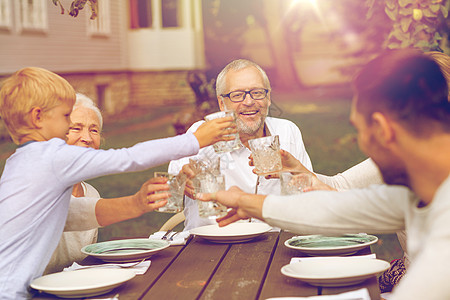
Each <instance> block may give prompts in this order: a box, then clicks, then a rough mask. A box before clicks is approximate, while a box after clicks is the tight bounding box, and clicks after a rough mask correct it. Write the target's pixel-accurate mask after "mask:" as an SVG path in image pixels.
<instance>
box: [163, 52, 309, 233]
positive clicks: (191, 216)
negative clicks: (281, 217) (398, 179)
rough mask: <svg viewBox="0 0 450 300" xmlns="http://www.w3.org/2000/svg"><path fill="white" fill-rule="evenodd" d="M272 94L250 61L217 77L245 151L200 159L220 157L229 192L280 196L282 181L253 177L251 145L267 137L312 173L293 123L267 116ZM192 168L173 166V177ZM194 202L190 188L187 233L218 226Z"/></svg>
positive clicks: (206, 153)
mask: <svg viewBox="0 0 450 300" xmlns="http://www.w3.org/2000/svg"><path fill="white" fill-rule="evenodd" d="M270 91H271V88H270V82H269V78H268V77H267V75H266V73H265V72H264V70H263V69H262V68H261V67H260V66H259V65H257V64H256V63H254V62H251V61H249V60H245V59H239V60H235V61H232V62H231V63H229V64H228V65H227V66H226V67H225V68H224V69H223V70H222V71H221V72H220V74H219V75H218V76H217V80H216V94H217V100H218V102H219V107H220V109H221V110H222V111H223V110H233V111H234V112H235V113H236V117H237V129H238V132H239V136H240V141H241V147H240V148H239V149H237V150H234V151H232V152H228V153H223V154H216V153H215V152H214V150H213V147H212V146H210V147H206V148H203V149H202V150H200V152H199V154H198V155H197V156H196V157H197V158H212V157H216V156H217V155H219V156H220V167H221V173H222V174H224V175H225V183H226V187H227V188H229V187H230V186H238V187H239V188H241V189H242V190H243V191H245V192H247V193H255V192H257V193H258V194H279V193H280V184H279V181H278V179H271V180H266V179H265V178H264V177H263V176H260V177H258V176H257V175H255V174H254V173H253V171H252V170H253V167H250V166H249V164H248V157H249V156H250V154H251V151H250V150H249V146H248V141H249V140H251V139H256V138H260V137H264V136H269V135H278V136H279V139H280V146H281V149H284V150H287V151H288V152H290V153H291V154H292V155H293V156H294V157H296V158H297V159H298V160H299V161H301V162H302V164H303V165H304V166H305V167H306V168H307V169H309V170H310V171H312V165H311V160H310V158H309V156H308V153H307V152H306V149H305V146H304V144H303V139H302V134H301V133H300V130H299V128H298V127H297V126H296V125H295V124H294V123H293V122H291V121H288V120H285V119H278V118H273V117H268V116H267V115H268V112H269V107H270V104H271V98H270ZM203 122H204V121H199V122H197V123H195V124H193V125H192V126H191V128H189V130H188V132H195V130H197V128H198V127H199V126H200V125H201V124H202V123H203ZM188 164H189V158H183V159H180V160H176V161H172V162H171V163H170V164H169V173H174V174H176V173H178V172H180V171H182V170H183V171H184V172H186V173H189V172H190V170H189V167H188ZM183 166H184V167H183ZM188 175H189V174H188ZM192 198H193V195H192V190H191V189H190V188H189V187H187V188H186V197H185V210H184V214H185V216H186V221H185V224H184V225H185V230H189V229H192V228H195V227H198V226H203V225H209V224H214V223H215V222H214V221H213V220H209V219H204V218H200V216H199V215H198V208H197V203H196V201H194V200H192Z"/></svg>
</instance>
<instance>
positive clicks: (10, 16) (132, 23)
mask: <svg viewBox="0 0 450 300" xmlns="http://www.w3.org/2000/svg"><path fill="white" fill-rule="evenodd" d="M60 2H61V3H62V4H63V7H64V8H65V9H66V12H65V14H61V13H60V7H59V6H55V5H53V1H52V0H0V79H1V78H4V77H7V76H9V75H10V74H11V73H13V72H15V71H16V70H18V69H20V68H23V67H27V66H38V67H43V68H46V69H48V70H51V71H53V72H55V73H58V74H59V75H61V76H63V77H64V78H66V79H67V80H68V81H69V82H70V83H71V84H72V85H73V86H74V87H75V89H76V90H77V91H78V92H81V93H85V94H87V95H88V96H90V97H92V98H93V99H94V100H95V101H97V103H98V104H99V106H100V107H101V108H102V109H103V111H104V112H105V113H106V114H114V113H117V112H120V111H121V110H123V109H124V107H126V106H127V105H137V104H140V105H142V104H149V105H161V104H163V103H170V104H179V103H191V102H193V101H194V100H195V99H194V98H195V96H194V94H193V93H192V91H191V89H190V87H189V84H188V82H187V80H186V78H187V73H188V72H189V71H190V70H196V69H202V68H204V50H203V49H204V48H203V31H202V27H203V25H202V10H201V0H98V5H99V8H98V18H96V19H95V20H90V16H91V12H90V7H89V5H88V4H86V6H85V8H84V9H83V10H81V11H79V15H78V16H77V17H75V18H74V17H71V16H69V15H68V9H69V8H70V4H71V3H72V0H61V1H60Z"/></svg>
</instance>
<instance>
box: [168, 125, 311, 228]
mask: <svg viewBox="0 0 450 300" xmlns="http://www.w3.org/2000/svg"><path fill="white" fill-rule="evenodd" d="M203 122H204V121H199V122H196V123H195V124H193V125H192V126H191V127H190V128H189V129H188V131H187V132H195V131H196V130H197V128H198V127H199V126H200V125H201V124H202V123H203ZM265 124H266V126H267V128H268V130H269V132H270V134H271V135H278V136H279V139H280V148H281V149H284V150H286V151H288V152H290V153H291V154H292V155H293V156H294V157H295V158H297V159H298V160H299V161H300V162H301V163H302V164H303V165H304V166H305V167H306V168H307V169H308V170H310V171H312V164H311V160H310V158H309V156H308V153H307V152H306V149H305V145H304V144H303V139H302V134H301V132H300V130H299V128H298V127H297V126H296V125H295V124H294V123H293V122H291V121H289V120H285V119H278V118H271V117H267V118H266V121H265ZM250 154H251V151H250V150H249V149H248V148H246V147H241V148H240V149H238V150H235V151H233V152H228V153H225V154H220V169H221V173H222V174H224V175H225V185H226V188H227V189H228V188H230V187H231V186H237V187H239V188H240V189H242V190H243V191H244V192H247V193H251V194H253V193H255V190H256V182H257V178H258V176H257V175H255V174H254V173H253V167H251V166H249V165H248V162H249V159H248V157H249V156H250ZM202 156H206V157H213V156H217V154H216V153H215V152H214V149H213V147H212V146H209V147H205V148H203V149H201V150H200V152H199V154H198V155H197V157H202ZM188 163H189V157H186V158H182V159H179V160H175V161H171V162H170V164H169V173H171V174H178V173H179V172H180V170H181V168H182V167H183V166H184V165H185V164H188ZM259 181H260V182H259V185H258V191H257V193H258V194H280V181H279V180H278V179H269V180H266V179H264V177H260V178H259ZM184 215H185V216H186V220H185V222H184V226H185V227H184V229H185V230H190V229H192V228H195V227H199V226H203V225H209V224H214V223H215V221H214V220H210V219H206V218H200V216H199V215H198V207H197V202H196V200H192V199H191V198H189V197H187V196H186V197H185V208H184Z"/></svg>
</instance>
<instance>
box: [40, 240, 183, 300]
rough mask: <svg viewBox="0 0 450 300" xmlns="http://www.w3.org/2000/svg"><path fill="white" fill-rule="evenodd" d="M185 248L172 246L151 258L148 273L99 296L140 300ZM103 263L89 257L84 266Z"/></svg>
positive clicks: (46, 297)
mask: <svg viewBox="0 0 450 300" xmlns="http://www.w3.org/2000/svg"><path fill="white" fill-rule="evenodd" d="M183 248H184V247H183V246H171V247H169V248H167V249H164V250H163V251H161V252H159V253H157V254H155V255H153V256H151V257H150V258H149V259H150V260H151V264H150V267H149V268H148V270H147V272H146V273H145V274H142V275H136V277H134V278H133V279H132V280H130V281H128V282H127V283H125V284H124V285H121V286H119V287H117V288H115V289H114V290H112V291H111V292H109V293H107V294H103V295H101V296H98V297H100V298H108V297H113V296H114V295H116V294H117V293H118V294H119V295H120V300H128V299H129V300H135V299H138V298H140V297H141V296H142V295H143V294H144V293H145V292H146V291H147V290H148V289H149V288H150V286H151V285H152V284H153V283H154V282H155V280H157V279H158V278H159V276H160V275H161V274H162V273H163V272H164V271H165V270H166V269H167V268H168V266H170V264H171V262H172V261H173V260H174V259H175V257H176V256H177V255H178V253H179V252H181V251H182V250H183ZM102 263H103V262H102V261H101V260H99V259H96V258H93V257H89V256H88V257H87V258H85V259H84V260H83V262H82V264H83V265H95V264H102ZM33 299H39V300H44V299H67V298H59V297H56V296H54V295H50V294H46V293H40V294H36V295H35V296H34V297H33Z"/></svg>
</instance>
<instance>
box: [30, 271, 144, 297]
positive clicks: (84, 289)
mask: <svg viewBox="0 0 450 300" xmlns="http://www.w3.org/2000/svg"><path fill="white" fill-rule="evenodd" d="M134 276H136V274H135V273H134V271H132V270H126V269H107V270H106V269H84V270H77V271H67V272H59V273H54V274H49V275H45V276H42V277H39V278H36V279H35V280H33V281H32V282H31V284H30V286H31V287H32V288H33V289H36V290H39V291H43V292H46V293H49V294H53V295H56V296H58V297H63V298H82V297H92V296H97V295H101V294H105V293H107V292H109V291H111V290H112V289H114V288H116V287H118V286H119V285H121V284H123V283H124V282H126V281H128V280H130V279H132V278H134Z"/></svg>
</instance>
